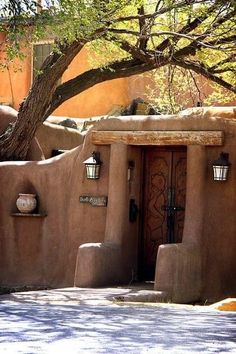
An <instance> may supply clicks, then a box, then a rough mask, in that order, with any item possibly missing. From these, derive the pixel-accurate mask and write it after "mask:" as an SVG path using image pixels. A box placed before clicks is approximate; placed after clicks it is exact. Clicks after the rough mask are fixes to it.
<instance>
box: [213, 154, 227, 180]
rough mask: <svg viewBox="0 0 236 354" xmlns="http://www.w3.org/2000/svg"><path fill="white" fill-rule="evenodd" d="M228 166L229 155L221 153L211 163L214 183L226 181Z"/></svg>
mask: <svg viewBox="0 0 236 354" xmlns="http://www.w3.org/2000/svg"><path fill="white" fill-rule="evenodd" d="M230 165H231V164H230V162H229V154H227V153H225V152H222V153H221V154H220V157H219V158H218V159H217V160H215V161H213V163H212V167H213V177H214V181H226V180H227V175H228V171H229V166H230Z"/></svg>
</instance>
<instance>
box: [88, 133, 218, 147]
mask: <svg viewBox="0 0 236 354" xmlns="http://www.w3.org/2000/svg"><path fill="white" fill-rule="evenodd" d="M91 139H92V143H93V144H94V145H109V144H112V143H117V142H123V143H125V144H127V145H206V146H221V145H223V142H224V133H223V131H219V130H194V131H193V130H159V131H153V130H151V131H121V130H119V131H104V130H103V131H93V132H92V137H91Z"/></svg>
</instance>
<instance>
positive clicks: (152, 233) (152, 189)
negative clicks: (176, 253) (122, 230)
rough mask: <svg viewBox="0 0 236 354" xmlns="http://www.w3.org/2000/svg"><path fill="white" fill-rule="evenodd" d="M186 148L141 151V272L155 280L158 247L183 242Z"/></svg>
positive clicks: (147, 277) (145, 276)
mask: <svg viewBox="0 0 236 354" xmlns="http://www.w3.org/2000/svg"><path fill="white" fill-rule="evenodd" d="M186 162H187V150H186V147H184V146H183V147H182V146H181V147H172V146H171V147H165V148H162V147H154V148H147V149H145V150H144V188H143V208H142V209H143V220H142V221H143V223H142V237H141V250H142V252H141V253H142V256H141V264H140V275H141V278H142V279H143V280H154V277H155V266H156V256H157V250H158V247H159V246H160V245H162V244H166V243H178V242H182V235H183V227H184V214H185V196H186Z"/></svg>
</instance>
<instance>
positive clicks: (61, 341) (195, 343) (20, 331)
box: [0, 288, 236, 354]
mask: <svg viewBox="0 0 236 354" xmlns="http://www.w3.org/2000/svg"><path fill="white" fill-rule="evenodd" d="M127 292H129V289H125V290H124V289H122V290H121V289H97V290H95V289H86V290H85V289H78V288H74V289H59V290H50V291H41V292H40V291H39V292H29V293H18V294H12V295H8V296H6V295H4V296H1V297H0V353H1V354H2V353H7V354H11V353H24V354H31V353H32V354H36V353H40V354H44V353H53V354H57V353H66V354H67V353H68V354H74V353H78V354H81V353H89V354H93V353H109V354H112V353H116V354H119V353H133V354H136V353H137V354H138V353H161V354H165V353H171V354H175V353H176V354H177V353H178V354H185V353H204V354H208V353H227V354H235V353H236V313H233V312H220V311H216V310H214V309H211V308H208V307H207V306H205V307H199V306H180V305H171V304H169V305H168V304H165V305H158V304H156V305H155V306H154V305H151V304H148V305H147V304H128V303H123V304H118V303H113V302H111V301H110V299H111V298H112V297H113V296H114V295H118V294H124V293H127Z"/></svg>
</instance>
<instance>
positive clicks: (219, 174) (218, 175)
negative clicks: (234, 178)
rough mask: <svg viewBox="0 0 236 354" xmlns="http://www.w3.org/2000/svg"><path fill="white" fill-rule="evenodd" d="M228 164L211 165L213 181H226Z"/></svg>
mask: <svg viewBox="0 0 236 354" xmlns="http://www.w3.org/2000/svg"><path fill="white" fill-rule="evenodd" d="M228 169H229V166H217V165H213V173H214V180H215V181H226V179H227V174H228Z"/></svg>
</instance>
